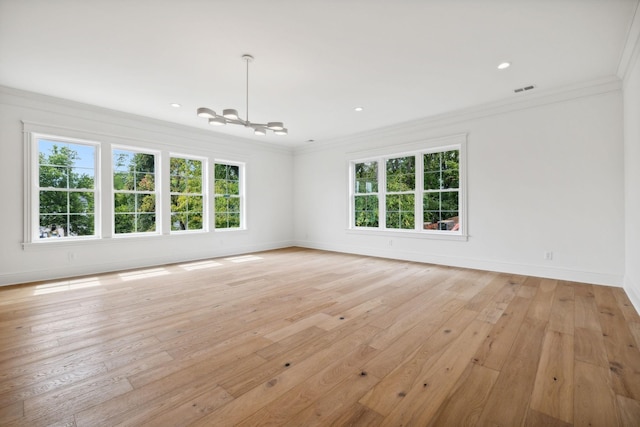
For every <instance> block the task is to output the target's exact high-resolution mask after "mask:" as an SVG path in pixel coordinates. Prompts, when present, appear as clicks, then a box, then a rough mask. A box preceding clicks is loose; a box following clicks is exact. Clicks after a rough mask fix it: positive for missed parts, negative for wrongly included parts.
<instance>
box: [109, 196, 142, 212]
mask: <svg viewBox="0 0 640 427" xmlns="http://www.w3.org/2000/svg"><path fill="white" fill-rule="evenodd" d="M113 200H114V208H115V212H116V213H118V212H121V213H122V212H130V213H133V212H135V211H136V195H135V194H131V193H116V194H114V195H113Z"/></svg>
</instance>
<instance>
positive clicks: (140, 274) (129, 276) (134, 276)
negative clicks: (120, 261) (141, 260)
mask: <svg viewBox="0 0 640 427" xmlns="http://www.w3.org/2000/svg"><path fill="white" fill-rule="evenodd" d="M167 274H170V273H169V270H167V269H166V268H163V267H159V268H148V269H145V270H134V271H127V272H125V273H120V274H118V276H119V277H120V279H122V280H123V281H125V282H128V281H130V280H139V279H147V278H149V277H158V276H166V275H167Z"/></svg>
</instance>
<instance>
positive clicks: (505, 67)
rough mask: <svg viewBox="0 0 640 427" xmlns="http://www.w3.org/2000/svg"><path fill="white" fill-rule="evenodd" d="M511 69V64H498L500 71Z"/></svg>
mask: <svg viewBox="0 0 640 427" xmlns="http://www.w3.org/2000/svg"><path fill="white" fill-rule="evenodd" d="M509 67H511V62H501V63H500V64H498V70H504V69H507V68H509Z"/></svg>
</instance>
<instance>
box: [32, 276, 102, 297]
mask: <svg viewBox="0 0 640 427" xmlns="http://www.w3.org/2000/svg"><path fill="white" fill-rule="evenodd" d="M100 285H101V283H100V279H99V278H98V277H84V278H81V279H73V280H61V281H58V282H50V283H43V284H42V285H38V286H36V287H35V290H34V291H33V295H45V294H53V293H55V292H63V291H71V290H74V289H83V288H93V287H95V286H100Z"/></svg>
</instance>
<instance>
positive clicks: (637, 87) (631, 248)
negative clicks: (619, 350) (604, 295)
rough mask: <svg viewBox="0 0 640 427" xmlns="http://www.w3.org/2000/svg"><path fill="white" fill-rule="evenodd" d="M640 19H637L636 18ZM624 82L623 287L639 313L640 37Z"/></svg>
mask: <svg viewBox="0 0 640 427" xmlns="http://www.w3.org/2000/svg"><path fill="white" fill-rule="evenodd" d="M639 20H640V19H639ZM637 43H638V44H637V45H636V50H635V55H634V58H635V59H634V60H633V61H632V62H631V65H630V66H629V68H628V69H627V72H626V76H625V81H624V141H625V143H624V160H625V218H626V225H625V226H626V236H625V237H626V241H625V256H626V274H625V282H624V288H625V291H626V292H627V295H629V298H630V299H631V301H632V302H633V304H634V306H635V307H636V309H637V310H638V311H640V38H639V39H638V42H637Z"/></svg>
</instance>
